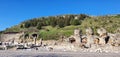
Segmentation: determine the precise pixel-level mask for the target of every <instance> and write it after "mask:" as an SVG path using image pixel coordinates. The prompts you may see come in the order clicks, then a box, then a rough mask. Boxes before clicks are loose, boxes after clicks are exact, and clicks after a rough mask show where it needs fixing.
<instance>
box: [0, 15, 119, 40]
mask: <svg viewBox="0 0 120 57" xmlns="http://www.w3.org/2000/svg"><path fill="white" fill-rule="evenodd" d="M87 27H91V28H93V29H94V32H95V33H94V34H97V33H96V29H98V28H100V27H103V28H105V29H106V30H107V31H108V32H110V33H115V32H116V30H117V29H118V28H120V15H119V14H117V15H106V16H88V15H85V14H79V15H72V14H71V15H59V16H49V17H40V18H33V19H30V20H27V21H24V22H22V23H20V24H19V25H16V26H13V27H11V28H7V29H6V30H5V31H3V32H0V33H4V32H20V31H24V32H25V33H26V34H30V33H33V32H38V33H39V38H43V39H44V40H50V39H55V40H58V39H59V38H60V37H61V36H66V37H69V36H70V35H72V34H73V30H74V29H76V28H77V29H80V30H82V32H83V34H85V29H86V28H87Z"/></svg>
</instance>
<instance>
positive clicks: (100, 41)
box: [0, 27, 120, 53]
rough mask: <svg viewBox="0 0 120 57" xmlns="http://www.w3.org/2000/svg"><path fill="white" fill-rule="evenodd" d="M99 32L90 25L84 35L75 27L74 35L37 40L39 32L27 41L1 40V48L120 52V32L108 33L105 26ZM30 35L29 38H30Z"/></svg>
mask: <svg viewBox="0 0 120 57" xmlns="http://www.w3.org/2000/svg"><path fill="white" fill-rule="evenodd" d="M97 33H98V35H94V31H93V30H92V28H90V27H89V28H87V29H86V35H83V34H82V32H81V30H79V29H75V30H74V34H73V35H71V36H70V37H68V38H65V37H63V36H62V37H61V40H58V41H56V40H47V41H44V40H42V38H40V40H38V41H37V40H36V39H37V38H38V36H37V34H31V36H32V38H31V39H33V40H34V41H27V40H24V38H21V39H22V40H19V41H18V42H17V41H16V39H14V38H10V39H7V40H6V41H1V45H0V48H2V49H4V50H9V48H8V46H9V47H10V46H11V47H17V48H16V49H22V50H23V49H31V50H41V51H43V50H44V51H75V52H76V51H80V52H99V53H103V52H106V53H108V52H114V53H119V52H120V33H115V34H112V33H108V32H107V31H106V30H105V29H104V28H100V29H98V30H97ZM5 35H6V34H5ZM7 35H8V34H7ZM20 35H21V34H20ZM4 37H5V36H4ZM29 37H30V36H29ZM29 37H28V38H27V39H30V38H29ZM17 39H18V38H17ZM4 40H5V39H4Z"/></svg>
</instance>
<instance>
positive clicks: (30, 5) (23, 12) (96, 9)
mask: <svg viewBox="0 0 120 57" xmlns="http://www.w3.org/2000/svg"><path fill="white" fill-rule="evenodd" d="M81 13H84V14H88V15H106V14H120V0H0V30H4V29H6V28H9V27H11V26H14V25H17V24H19V23H21V22H22V21H24V20H28V19H31V18H35V17H41V16H54V15H61V14H81Z"/></svg>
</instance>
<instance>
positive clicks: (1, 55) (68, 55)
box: [0, 50, 120, 57]
mask: <svg viewBox="0 0 120 57" xmlns="http://www.w3.org/2000/svg"><path fill="white" fill-rule="evenodd" d="M0 57H120V53H87V52H43V51H42V52H40V51H25V50H24V51H0Z"/></svg>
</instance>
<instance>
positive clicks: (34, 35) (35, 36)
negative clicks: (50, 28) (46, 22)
mask: <svg viewBox="0 0 120 57" xmlns="http://www.w3.org/2000/svg"><path fill="white" fill-rule="evenodd" d="M32 37H33V39H34V44H35V45H36V40H37V38H38V34H36V33H34V34H32Z"/></svg>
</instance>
